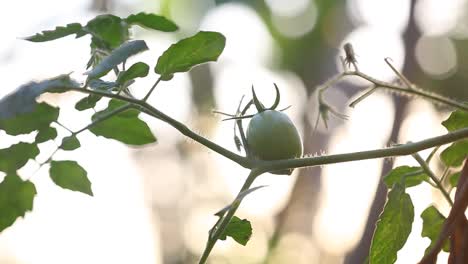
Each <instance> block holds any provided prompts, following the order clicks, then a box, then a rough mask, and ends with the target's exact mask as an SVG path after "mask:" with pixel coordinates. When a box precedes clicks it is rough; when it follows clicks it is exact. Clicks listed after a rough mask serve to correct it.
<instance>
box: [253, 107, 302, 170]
mask: <svg viewBox="0 0 468 264" xmlns="http://www.w3.org/2000/svg"><path fill="white" fill-rule="evenodd" d="M247 144H248V146H249V149H250V150H251V151H252V154H253V155H254V156H255V157H256V158H258V159H261V160H280V159H293V158H299V157H300V156H301V155H302V141H301V137H300V135H299V132H298V131H297V129H296V127H295V126H294V124H293V122H292V121H291V119H289V117H288V116H287V115H286V114H284V113H282V112H279V111H276V110H265V111H263V112H260V113H258V114H256V115H254V116H253V117H252V119H251V120H250V123H249V126H248V128H247ZM292 171H293V170H292V169H291V170H290V169H288V170H284V171H275V172H272V173H275V174H288V175H290V174H291V173H292Z"/></svg>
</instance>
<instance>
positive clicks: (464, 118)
mask: <svg viewBox="0 0 468 264" xmlns="http://www.w3.org/2000/svg"><path fill="white" fill-rule="evenodd" d="M442 125H443V126H444V127H445V128H447V130H448V131H454V130H457V129H461V128H465V127H468V112H466V111H462V110H456V111H454V112H452V114H450V116H449V118H448V119H447V120H445V121H443V122H442Z"/></svg>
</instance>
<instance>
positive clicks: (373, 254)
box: [369, 184, 414, 264]
mask: <svg viewBox="0 0 468 264" xmlns="http://www.w3.org/2000/svg"><path fill="white" fill-rule="evenodd" d="M413 219H414V208H413V203H412V202H411V198H410V196H409V195H408V194H407V193H405V189H404V187H403V186H401V185H400V184H395V185H394V186H393V188H392V189H391V191H390V192H389V193H388V200H387V203H386V204H385V207H384V210H383V212H382V214H381V215H380V217H379V220H378V222H377V226H376V229H375V232H374V237H373V238H372V244H371V248H370V255H369V262H370V263H379V264H391V263H395V261H396V260H397V252H398V250H400V249H401V248H402V247H403V246H404V245H405V243H406V240H407V239H408V236H409V234H410V233H411V225H412V224H413Z"/></svg>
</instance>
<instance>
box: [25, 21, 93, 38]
mask: <svg viewBox="0 0 468 264" xmlns="http://www.w3.org/2000/svg"><path fill="white" fill-rule="evenodd" d="M83 33H84V32H83V30H82V27H81V25H80V23H71V24H68V25H66V26H64V27H61V26H59V27H56V28H55V29H54V30H44V31H42V32H41V33H37V34H36V35H33V36H30V37H27V38H25V40H29V41H32V42H44V41H50V40H55V39H59V38H63V37H66V36H68V35H72V34H77V37H79V36H82V34H83Z"/></svg>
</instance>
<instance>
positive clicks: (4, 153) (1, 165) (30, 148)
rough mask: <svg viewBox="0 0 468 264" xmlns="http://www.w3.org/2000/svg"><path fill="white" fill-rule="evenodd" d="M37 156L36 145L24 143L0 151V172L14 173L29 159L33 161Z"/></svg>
mask: <svg viewBox="0 0 468 264" xmlns="http://www.w3.org/2000/svg"><path fill="white" fill-rule="evenodd" d="M37 155H39V149H38V148H37V145H36V144H30V143H24V142H20V143H17V144H14V145H11V146H10V147H8V148H5V149H0V171H3V172H6V173H10V172H12V173H13V172H16V170H18V169H19V168H21V167H23V166H24V165H25V164H26V163H27V162H28V160H29V159H34V158H35V157H36V156H37Z"/></svg>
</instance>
